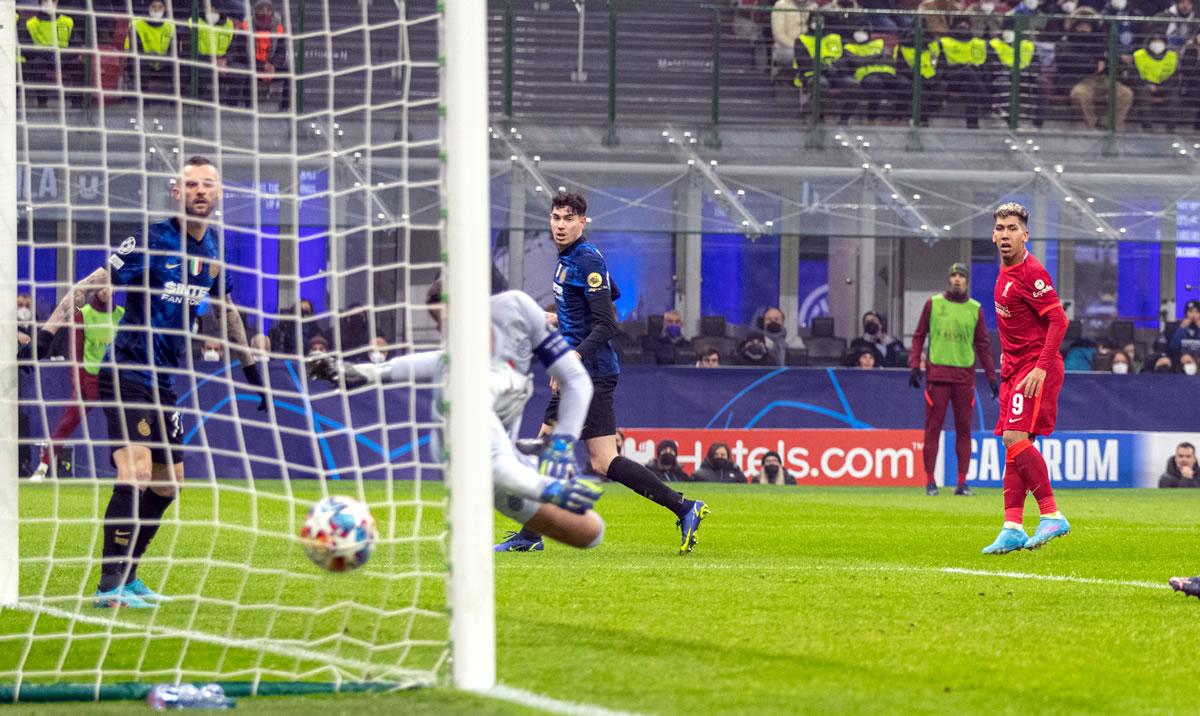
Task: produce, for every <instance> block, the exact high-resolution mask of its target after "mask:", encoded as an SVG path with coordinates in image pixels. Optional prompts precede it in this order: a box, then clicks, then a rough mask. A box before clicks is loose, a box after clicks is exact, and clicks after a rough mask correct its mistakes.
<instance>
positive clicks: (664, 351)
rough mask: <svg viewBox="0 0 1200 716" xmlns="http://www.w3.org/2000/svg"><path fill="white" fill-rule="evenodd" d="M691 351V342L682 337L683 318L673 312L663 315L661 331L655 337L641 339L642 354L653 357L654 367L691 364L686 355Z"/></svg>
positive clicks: (676, 312) (677, 312)
mask: <svg viewBox="0 0 1200 716" xmlns="http://www.w3.org/2000/svg"><path fill="white" fill-rule="evenodd" d="M691 351H692V342H691V341H689V340H688V339H687V338H684V336H683V316H681V315H680V314H679V311H675V310H671V311H667V312H665V313H663V325H662V331H660V332H659V334H658V335H657V336H645V337H644V338H643V339H642V352H643V353H644V354H646V355H653V356H654V362H655V364H656V365H677V364H679V363H684V362H691V360H690V358H688V355H687V354H690V353H691Z"/></svg>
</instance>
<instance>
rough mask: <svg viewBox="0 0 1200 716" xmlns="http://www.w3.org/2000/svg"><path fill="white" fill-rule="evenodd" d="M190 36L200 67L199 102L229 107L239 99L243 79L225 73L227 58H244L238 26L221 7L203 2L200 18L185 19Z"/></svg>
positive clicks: (227, 65) (228, 63) (197, 77)
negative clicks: (219, 103)
mask: <svg viewBox="0 0 1200 716" xmlns="http://www.w3.org/2000/svg"><path fill="white" fill-rule="evenodd" d="M188 28H189V29H190V30H191V32H189V33H187V34H186V35H185V37H187V36H191V38H194V39H193V42H194V46H193V48H192V51H193V52H194V53H195V55H196V57H197V60H198V64H199V68H198V69H197V74H196V79H197V85H196V87H197V92H198V93H199V94H198V96H199V97H200V99H203V100H206V101H209V102H217V101H220V102H221V104H225V105H232V104H235V103H236V102H237V101H239V99H240V95H241V94H242V90H241V87H242V85H243V84H244V82H242V78H240V77H239V76H238V75H237V74H235V73H232V72H226V71H224V70H226V69H228V68H229V66H230V62H229V61H230V58H232V57H239V56H244V55H245V54H246V50H245V48H244V47H241V45H242V44H243V43H244V41H245V40H244V37H245V35H244V34H242V33H239V32H237V30H238V26H237V24H235V23H234V20H233V18H231V17H229V16H228V15H226V14H225V13H223V12H221V10H220V8H219V7H217V6H215V5H213V4H211V3H210V2H205V3H204V10H203V12H202V13H201V14H200V17H198V18H196V19H194V20H192V19H189V20H188Z"/></svg>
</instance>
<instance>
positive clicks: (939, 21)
mask: <svg viewBox="0 0 1200 716" xmlns="http://www.w3.org/2000/svg"><path fill="white" fill-rule="evenodd" d="M917 10H918V11H919V12H934V13H939V14H937V15H928V16H926V17H924V18H922V19H923V20H924V21H925V32H924V35H925V40H926V41H928V42H937V41H938V40H939V39H941V37H942V36H943V35H946V34H948V33H949V32H950V23H951V21H952V18H950V17H948V16H947V15H946V13H954V12H960V11H961V10H962V6H961V5H959V4H958V2H957V0H921V4H920V5H917Z"/></svg>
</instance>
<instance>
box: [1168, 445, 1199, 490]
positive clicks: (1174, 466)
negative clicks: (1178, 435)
mask: <svg viewBox="0 0 1200 716" xmlns="http://www.w3.org/2000/svg"><path fill="white" fill-rule="evenodd" d="M1158 486H1159V487H1162V488H1172V487H1198V486H1200V479H1197V478H1196V446H1195V445H1193V444H1191V443H1179V444H1178V445H1176V446H1175V454H1174V455H1172V456H1171V457H1169V458H1167V469H1166V470H1165V471H1163V474H1162V476H1161V477H1159V478H1158Z"/></svg>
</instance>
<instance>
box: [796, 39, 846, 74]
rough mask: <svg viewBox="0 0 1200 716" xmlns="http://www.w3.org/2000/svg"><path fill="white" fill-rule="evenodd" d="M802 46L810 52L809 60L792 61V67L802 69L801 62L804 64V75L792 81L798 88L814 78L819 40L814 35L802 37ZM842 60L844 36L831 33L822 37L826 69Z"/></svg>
mask: <svg viewBox="0 0 1200 716" xmlns="http://www.w3.org/2000/svg"><path fill="white" fill-rule="evenodd" d="M800 44H802V45H804V49H805V50H806V51H807V52H808V57H809V59H808V60H801V59H800V58H799V57H797V58H796V59H794V60H792V67H793V68H794V69H797V70H798V69H800V66H801V62H803V63H804V67H806V68H807V69H805V70H804V73H803V75H802V76H801V75H797V76H796V77H795V78H793V79H792V84H794V85H796V86H797V87H803V86H804V80H805V79H807V78H809V77H811V76H812V73H813V71H812V59H811V58H812V57H814V56H816V54H817V38H816V37H815V36H813V35H801V36H800ZM840 59H842V36H841V35H839V34H837V33H836V32H831V33H829V34H827V35H822V36H821V64H822V65H825V66H826V67H828V66H830V65H832V64H833V63H835V62H837V61H838V60H840Z"/></svg>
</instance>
